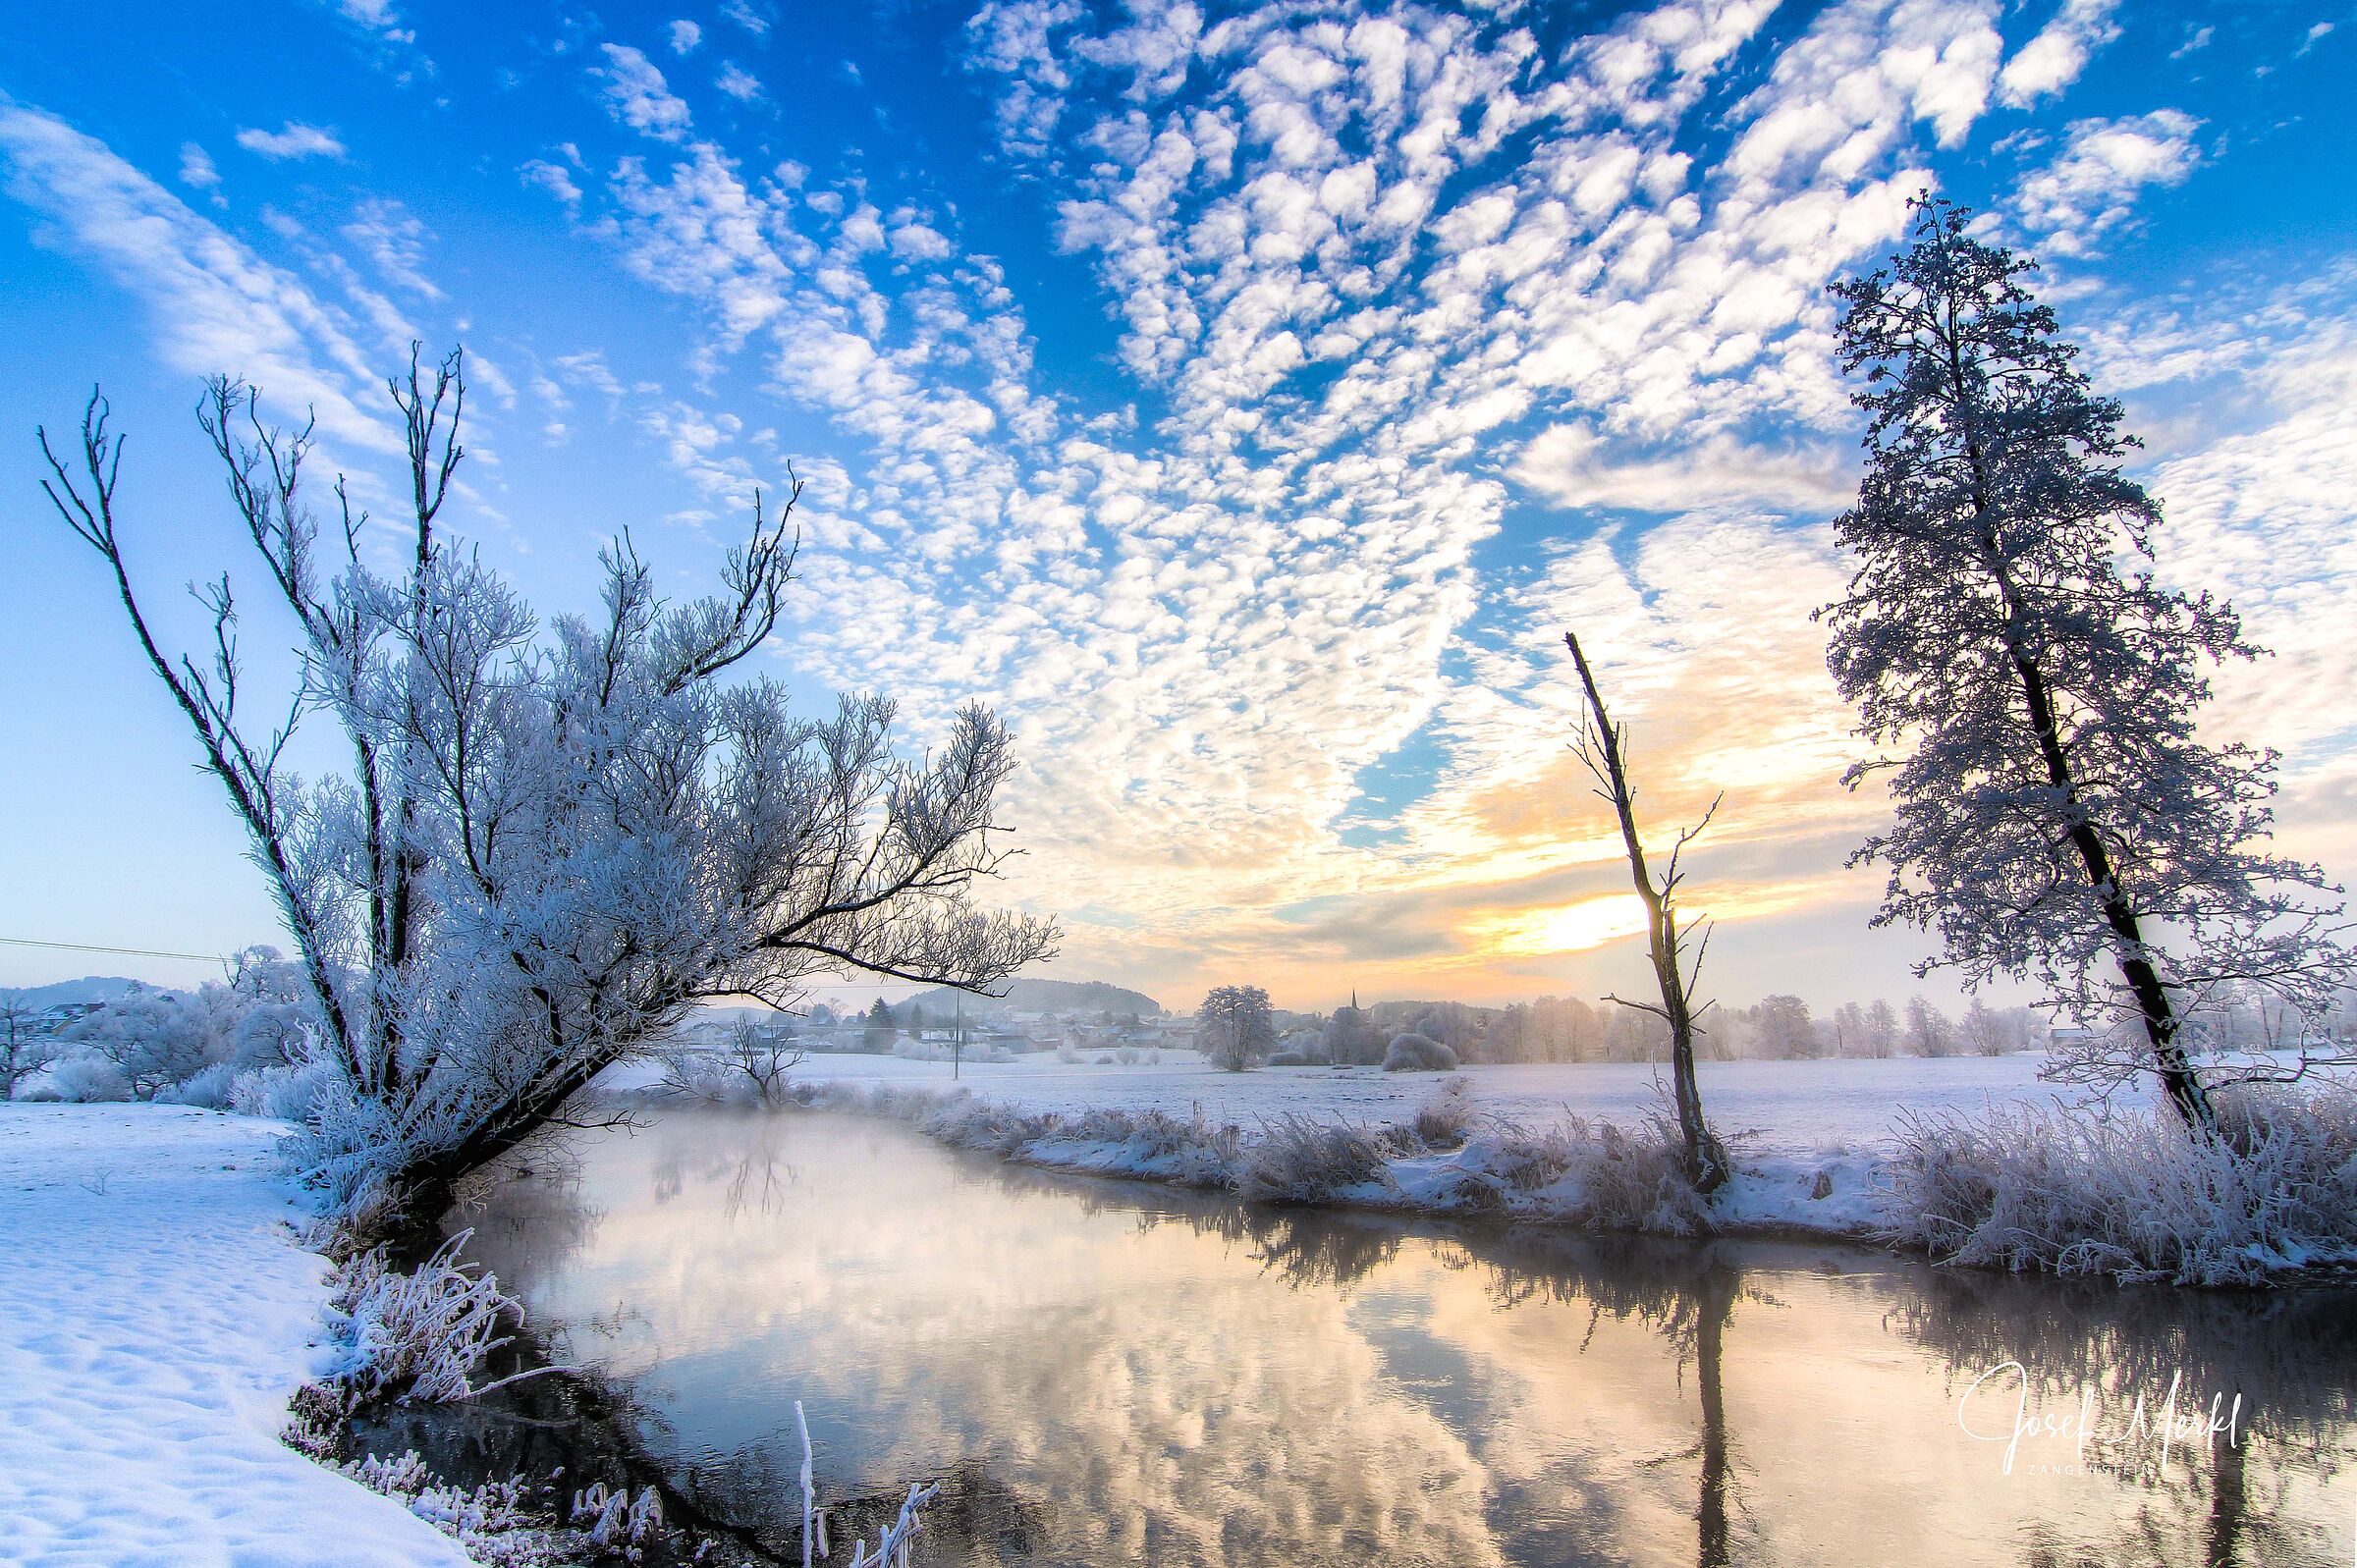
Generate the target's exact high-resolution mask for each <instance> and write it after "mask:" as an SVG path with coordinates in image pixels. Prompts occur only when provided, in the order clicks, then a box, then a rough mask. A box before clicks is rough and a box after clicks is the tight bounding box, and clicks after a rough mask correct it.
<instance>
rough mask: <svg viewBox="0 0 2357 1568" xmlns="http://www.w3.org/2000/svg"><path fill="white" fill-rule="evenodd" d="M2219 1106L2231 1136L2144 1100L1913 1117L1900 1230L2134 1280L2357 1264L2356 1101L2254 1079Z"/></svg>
mask: <svg viewBox="0 0 2357 1568" xmlns="http://www.w3.org/2000/svg"><path fill="white" fill-rule="evenodd" d="M2218 1110H2219V1120H2220V1128H2221V1130H2222V1131H2223V1133H2224V1135H2225V1137H2224V1141H2223V1143H2212V1142H2209V1141H2207V1140H2204V1139H2202V1138H2200V1137H2199V1136H2198V1135H2195V1134H2193V1133H2191V1132H2189V1131H2188V1130H2187V1129H2186V1127H2185V1125H2184V1123H2183V1121H2182V1120H2181V1118H2179V1117H2177V1116H2175V1115H2173V1114H2166V1113H2161V1112H2155V1111H2149V1110H2142V1109H2137V1110H2113V1111H2110V1112H2108V1113H2106V1112H2102V1111H2099V1110H2097V1109H2090V1108H2065V1107H2062V1106H2060V1105H2047V1106H2036V1105H2016V1106H1999V1107H1993V1108H1990V1109H1988V1110H1986V1111H1981V1112H1977V1113H1965V1112H1954V1111H1951V1112H1948V1113H1946V1114H1941V1115H1909V1116H1906V1117H1903V1118H1902V1119H1901V1121H1900V1123H1899V1130H1898V1134H1897V1142H1898V1150H1897V1158H1896V1160H1895V1161H1894V1162H1893V1163H1892V1171H1893V1179H1894V1183H1895V1186H1894V1190H1893V1193H1892V1198H1891V1213H1892V1216H1893V1218H1892V1223H1891V1239H1892V1240H1894V1241H1897V1242H1899V1243H1902V1244H1904V1245H1906V1246H1909V1247H1914V1248H1920V1249H1921V1250H1923V1251H1924V1252H1925V1253H1927V1254H1929V1255H1930V1256H1931V1257H1933V1258H1936V1259H1938V1260H1940V1261H1942V1262H1945V1263H1955V1264H1963V1265H1968V1266H1973V1267H1980V1268H1998V1269H2007V1270H2012V1271H2042V1272H2051V1273H2057V1274H2092V1275H2100V1276H2105V1277H2109V1278H2112V1279H2115V1280H2118V1281H2120V1282H2122V1283H2127V1282H2131V1281H2137V1280H2167V1281H2169V1282H2171V1283H2174V1284H2181V1285H2249V1284H2259V1283H2263V1282H2265V1281H2266V1280H2267V1279H2268V1278H2269V1276H2270V1275H2272V1274H2275V1273H2276V1272H2279V1271H2283V1270H2287V1269H2293V1268H2298V1267H2302V1266H2305V1265H2309V1264H2315V1263H2323V1262H2349V1261H2357V1100H2352V1098H2351V1096H2350V1095H2349V1094H2348V1093H2347V1092H2346V1091H2345V1090H2342V1089H2339V1088H2336V1087H2327V1088H2320V1089H2316V1090H2313V1091H2308V1092H2301V1091H2298V1090H2295V1089H2290V1088H2274V1089H2265V1090H2262V1089H2257V1088H2251V1089H2243V1090H2239V1091H2236V1092H2234V1093H2232V1094H2221V1095H2220V1097H2219V1103H2218Z"/></svg>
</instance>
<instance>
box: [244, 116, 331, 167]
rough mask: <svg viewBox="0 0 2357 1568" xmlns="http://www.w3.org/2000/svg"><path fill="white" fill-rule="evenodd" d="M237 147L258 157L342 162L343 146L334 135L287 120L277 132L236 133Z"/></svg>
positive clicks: (251, 131) (253, 131) (248, 131)
mask: <svg viewBox="0 0 2357 1568" xmlns="http://www.w3.org/2000/svg"><path fill="white" fill-rule="evenodd" d="M238 145H239V146H241V147H244V148H245V149H246V150H247V152H250V153H253V154H255V155H256V156H258V157H263V158H270V159H286V158H341V157H343V156H344V143H343V142H341V141H338V140H337V139H336V135H335V133H334V132H332V131H323V130H321V129H320V128H319V127H317V126H306V125H298V124H296V123H295V122H294V121H292V120H290V121H288V122H287V124H286V125H285V126H284V127H283V128H282V129H280V130H277V131H255V130H246V131H241V132H239V133H238Z"/></svg>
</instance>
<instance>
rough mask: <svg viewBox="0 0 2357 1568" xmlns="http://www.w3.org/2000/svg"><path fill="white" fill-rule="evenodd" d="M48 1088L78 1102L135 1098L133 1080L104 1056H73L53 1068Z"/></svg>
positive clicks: (59, 1097) (59, 1095)
mask: <svg viewBox="0 0 2357 1568" xmlns="http://www.w3.org/2000/svg"><path fill="white" fill-rule="evenodd" d="M48 1088H49V1089H50V1091H51V1092H52V1093H54V1094H55V1095H56V1096H57V1098H58V1099H60V1100H70V1101H75V1102H78V1103H91V1102H97V1101H110V1100H129V1099H131V1098H132V1093H131V1080H130V1079H129V1078H126V1077H125V1076H124V1075H123V1069H122V1068H120V1067H118V1066H116V1065H115V1064H114V1063H113V1062H111V1061H108V1060H107V1059H105V1058H104V1057H103V1056H69V1057H68V1058H67V1059H65V1060H64V1061H61V1062H59V1063H58V1064H57V1065H56V1066H54V1067H51V1068H50V1069H49V1083H48Z"/></svg>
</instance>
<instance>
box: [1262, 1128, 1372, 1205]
mask: <svg viewBox="0 0 2357 1568" xmlns="http://www.w3.org/2000/svg"><path fill="white" fill-rule="evenodd" d="M1391 1155H1392V1151H1391V1150H1390V1149H1389V1148H1387V1147H1386V1144H1385V1140H1384V1138H1383V1136H1382V1134H1381V1133H1380V1132H1377V1131H1375V1130H1373V1129H1370V1128H1366V1127H1361V1126H1358V1125H1356V1124H1355V1123H1352V1122H1348V1121H1342V1120H1334V1121H1319V1120H1316V1119H1314V1118H1312V1117H1309V1116H1303V1115H1298V1114H1288V1115H1283V1116H1278V1117H1274V1118H1272V1119H1270V1120H1268V1121H1264V1122H1263V1123H1261V1127H1260V1135H1259V1136H1258V1137H1256V1138H1253V1139H1251V1140H1250V1141H1248V1142H1246V1143H1244V1144H1243V1145H1242V1146H1241V1147H1240V1149H1239V1151H1238V1158H1237V1159H1236V1161H1235V1162H1234V1164H1233V1167H1232V1168H1231V1170H1230V1172H1229V1179H1228V1185H1229V1186H1230V1187H1231V1188H1232V1189H1233V1191H1234V1192H1235V1194H1236V1195H1237V1196H1238V1197H1241V1198H1248V1199H1254V1200H1257V1201H1260V1202H1264V1203H1299V1204H1315V1203H1332V1202H1334V1201H1335V1200H1336V1199H1337V1198H1339V1197H1341V1196H1342V1195H1343V1194H1344V1193H1346V1192H1351V1191H1353V1190H1358V1191H1362V1192H1363V1191H1365V1190H1366V1189H1370V1188H1374V1189H1380V1188H1382V1187H1383V1186H1384V1185H1385V1184H1386V1178H1387V1176H1388V1175H1389V1171H1390V1165H1391Z"/></svg>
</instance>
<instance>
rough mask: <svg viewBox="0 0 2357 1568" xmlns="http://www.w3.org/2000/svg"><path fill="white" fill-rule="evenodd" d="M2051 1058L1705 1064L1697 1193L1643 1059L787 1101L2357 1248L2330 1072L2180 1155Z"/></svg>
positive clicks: (1275, 1179) (1292, 1165)
mask: <svg viewBox="0 0 2357 1568" xmlns="http://www.w3.org/2000/svg"><path fill="white" fill-rule="evenodd" d="M2039 1066H2040V1060H2039V1058H2037V1057H2035V1056H2029V1055H2016V1056H2003V1057H1969V1058H1965V1057H1958V1058H1946V1059H1941V1060H1932V1061H1926V1060H1921V1059H1901V1060H1889V1061H1816V1062H1721V1063H1712V1064H1709V1065H1708V1067H1707V1068H1706V1070H1705V1073H1704V1078H1705V1098H1706V1102H1707V1104H1708V1105H1709V1108H1710V1110H1711V1114H1712V1118H1713V1120H1714V1121H1715V1122H1716V1124H1717V1125H1718V1127H1719V1129H1720V1131H1721V1132H1722V1134H1723V1135H1726V1136H1727V1141H1728V1143H1729V1146H1730V1149H1731V1151H1732V1153H1733V1156H1734V1166H1735V1173H1734V1176H1733V1179H1732V1180H1730V1181H1729V1183H1728V1184H1727V1186H1726V1187H1725V1188H1723V1189H1722V1190H1721V1191H1719V1192H1718V1193H1717V1194H1715V1195H1714V1196H1713V1198H1712V1200H1711V1202H1710V1203H1709V1205H1708V1206H1707V1208H1706V1207H1704V1206H1702V1205H1699V1204H1698V1203H1697V1201H1696V1199H1695V1196H1694V1194H1693V1192H1692V1190H1691V1189H1690V1188H1689V1187H1687V1186H1686V1184H1685V1182H1684V1181H1683V1179H1682V1177H1680V1176H1679V1175H1678V1174H1677V1168H1676V1166H1677V1162H1676V1155H1675V1147H1676V1138H1675V1132H1674V1129H1673V1128H1672V1127H1671V1126H1670V1125H1669V1124H1668V1122H1667V1111H1666V1108H1665V1106H1664V1104H1663V1100H1662V1097H1661V1095H1660V1092H1659V1090H1658V1089H1657V1087H1656V1070H1655V1069H1653V1068H1650V1067H1647V1066H1643V1065H1619V1064H1595V1065H1588V1064H1576V1065H1575V1064H1558V1065H1533V1066H1489V1067H1472V1068H1467V1069H1462V1070H1460V1071H1458V1072H1456V1073H1453V1074H1446V1075H1443V1074H1431V1073H1416V1074H1387V1073H1381V1072H1377V1071H1373V1070H1370V1069H1349V1070H1345V1071H1340V1072H1337V1071H1334V1070H1332V1069H1323V1068H1273V1069H1265V1070H1261V1071H1255V1072H1246V1073H1227V1072H1219V1071H1214V1070H1209V1069H1206V1068H1204V1067H1203V1066H1202V1065H1201V1064H1200V1063H1199V1062H1198V1061H1196V1060H1195V1059H1194V1058H1193V1057H1192V1054H1186V1055H1185V1056H1182V1057H1178V1059H1165V1060H1163V1061H1160V1062H1148V1061H1141V1062H1134V1063H1122V1062H1118V1061H1114V1062H1105V1063H1096V1062H1089V1063H1073V1062H1049V1061H1045V1060H1037V1059H1034V1060H1016V1061H1011V1062H995V1063H989V1062H985V1063H975V1064H971V1065H969V1066H967V1067H966V1069H965V1070H964V1072H963V1074H962V1075H960V1076H959V1078H957V1079H952V1078H951V1077H950V1076H949V1072H948V1069H947V1067H946V1065H944V1064H941V1063H926V1062H915V1061H908V1060H904V1059H899V1058H891V1057H875V1056H855V1055H817V1056H812V1057H810V1058H809V1059H807V1060H806V1061H803V1062H801V1063H800V1064H799V1065H798V1066H797V1067H796V1068H795V1078H794V1087H793V1096H794V1098H795V1099H796V1100H798V1101H799V1102H801V1103H802V1104H804V1105H810V1106H822V1107H831V1108H844V1109H851V1110H863V1111H869V1112H875V1113H882V1114H887V1115H893V1116H897V1117H900V1118H902V1119H905V1120H910V1121H913V1122H915V1123H917V1124H918V1125H920V1126H921V1127H923V1128H924V1130H925V1131H927V1132H928V1133H930V1134H932V1135H933V1136H934V1137H936V1138H939V1139H941V1140H942V1141H944V1142H946V1143H949V1144H952V1145H954V1146H957V1147H960V1148H967V1149H975V1150H982V1151H987V1152H989V1153H992V1154H996V1155H999V1156H1002V1157H1004V1158H1007V1159H1011V1160H1014V1161H1017V1162H1022V1163H1026V1164H1033V1165H1042V1166H1048V1167H1053V1168H1060V1169H1069V1170H1074V1171H1082V1172H1086V1173H1089V1174H1093V1175H1103V1176H1116V1177H1125V1178H1133V1179H1142V1180H1149V1181H1162V1182H1172V1183H1177V1184H1180V1185H1186V1186H1194V1187H1204V1188H1213V1189H1218V1190H1222V1191H1228V1192H1233V1193H1235V1194H1236V1195H1238V1196H1240V1197H1244V1198H1247V1199H1259V1200H1270V1201H1276V1202H1299V1203H1314V1204H1326V1205H1334V1206H1338V1207H1345V1208H1365V1209H1383V1210H1392V1211H1398V1212H1405V1213H1411V1214H1428V1215H1442V1216H1455V1215H1475V1214H1486V1215H1496V1216H1503V1217H1512V1218H1518V1219H1524V1220H1530V1221H1537V1222H1542V1223H1551V1224H1565V1225H1573V1226H1578V1227H1583V1228H1595V1229H1612V1230H1642V1231H1650V1232H1654V1233H1661V1234H1693V1233H1698V1232H1704V1231H1709V1232H1715V1233H1719V1234H1734V1235H1740V1234H1753V1235H1776V1234H1783V1235H1795V1234H1808V1235H1815V1236H1822V1237H1829V1238H1842V1239H1848V1240H1854V1241H1861V1242H1868V1243H1875V1244H1888V1245H1901V1246H1905V1247H1907V1248H1909V1249H1910V1250H1912V1249H1916V1248H1928V1249H1929V1250H1930V1251H1931V1252H1932V1253H1933V1254H1934V1255H1936V1256H1942V1257H1946V1256H1949V1255H1956V1256H1965V1255H1971V1256H1972V1257H1974V1258H1975V1259H1976V1260H1977V1261H1981V1262H1984V1263H1994V1264H2000V1265H2001V1266H2003V1267H2010V1268H2034V1269H2041V1270H2055V1271H2062V1272H2088V1273H2100V1274H2105V1275H2109V1276H2110V1277H2114V1278H2117V1279H2120V1280H2123V1281H2126V1280H2137V1279H2156V1278H2157V1279H2170V1280H2174V1281H2175V1282H2177V1283H2180V1284H2253V1283H2263V1282H2271V1281H2275V1280H2278V1279H2283V1280H2288V1279H2294V1278H2299V1277H2305V1276H2308V1275H2310V1274H2312V1273H2313V1272H2314V1271H2315V1270H2317V1269H2319V1268H2328V1269H2333V1270H2338V1269H2341V1268H2344V1267H2347V1266H2349V1265H2350V1264H2352V1263H2357V1239H2353V1238H2352V1236H2351V1233H2350V1226H2349V1224H2348V1222H2347V1213H2348V1207H2347V1202H2346V1201H2345V1200H2346V1198H2347V1189H2348V1187H2349V1184H2350V1183H2349V1177H2348V1173H2347V1171H2345V1170H2343V1169H2342V1168H2341V1166H2342V1161H2343V1154H2342V1151H2344V1150H2345V1148H2346V1146H2347V1145H2348V1144H2349V1142H2350V1138H2349V1129H2350V1108H2349V1103H2348V1099H2347V1090H2346V1088H2345V1087H2344V1086H2335V1085H2333V1084H2331V1083H2330V1082H2327V1081H2324V1080H2321V1079H2320V1080H2319V1081H2318V1083H2317V1085H2316V1088H2315V1090H2314V1093H2313V1096H2311V1097H2308V1098H2302V1097H2299V1096H2294V1097H2293V1098H2291V1099H2289V1100H2283V1099H2278V1100H2277V1101H2275V1102H2274V1103H2273V1108H2272V1109H2266V1110H2264V1111H2259V1110H2254V1111H2253V1112H2252V1113H2253V1114H2256V1115H2259V1116H2260V1118H2261V1119H2260V1120H2259V1121H2255V1122H2253V1123H2252V1124H2251V1125H2250V1126H2249V1128H2247V1129H2246V1131H2245V1133H2244V1134H2243V1135H2242V1136H2243V1137H2244V1138H2245V1140H2246V1143H2247V1147H2246V1148H2245V1150H2244V1155H2245V1157H2247V1158H2218V1159H2212V1158H2206V1157H2203V1156H2201V1155H2200V1154H2199V1153H2198V1152H2197V1151H2194V1150H2191V1149H2176V1148H2173V1142H2174V1140H2175V1139H2176V1138H2178V1137H2179V1136H2180V1135H2179V1133H2178V1130H2177V1128H2176V1126H2175V1124H2174V1122H2173V1121H2172V1120H2171V1119H2170V1118H2169V1115H2168V1113H2167V1111H2166V1110H2165V1108H2159V1107H2157V1106H2156V1105H2155V1104H2154V1103H2153V1102H2152V1100H2151V1099H2150V1097H2149V1096H2145V1095H2141V1094H2138V1093H2134V1092H2128V1091H2123V1092H2122V1093H2121V1094H2119V1095H2117V1096H2115V1097H2114V1099H2113V1102H2112V1110H2113V1111H2114V1112H2117V1113H2116V1114H2110V1115H2107V1116H2103V1117H2091V1116H2089V1115H2088V1114H2087V1113H2086V1112H2085V1111H2084V1110H2083V1109H2078V1108H2072V1106H2071V1102H2072V1100H2073V1098H2074V1097H2073V1096H2071V1095H2070V1094H2068V1093H2066V1092H2062V1091H2057V1090H2056V1089H2055V1088H2053V1087H2051V1086H2049V1085H2045V1084H2042V1083H2041V1082H2040V1081H2039V1079H2038V1076H2037V1074H2038V1068H2039ZM614 1087H624V1086H623V1085H616V1086H614ZM2000 1126H2001V1127H2003V1128H2006V1129H2009V1131H2008V1132H2007V1133H2005V1134H2003V1135H2002V1136H2000V1137H1997V1138H1995V1139H1993V1138H1992V1136H1991V1132H1990V1129H1992V1128H1995V1127H2000ZM2263 1128H2266V1129H2272V1130H2267V1131H2264V1132H2263V1131H2262V1129H2263ZM2008 1139H2010V1140H2012V1141H2011V1142H2008V1141H2007V1140H2008ZM2025 1224H2026V1225H2028V1226H2029V1227H2030V1230H2029V1231H2028V1232H2023V1231H2021V1228H2020V1227H2021V1226H2023V1225H2025ZM2008 1238H2010V1239H2008Z"/></svg>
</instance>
